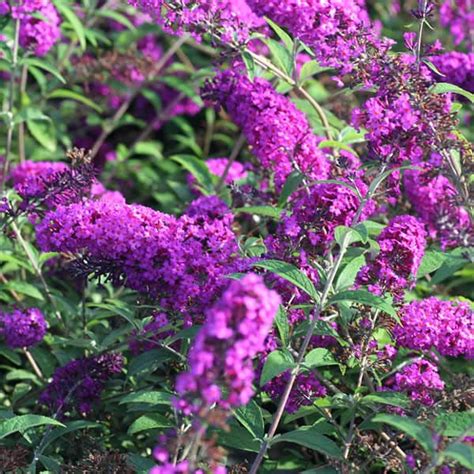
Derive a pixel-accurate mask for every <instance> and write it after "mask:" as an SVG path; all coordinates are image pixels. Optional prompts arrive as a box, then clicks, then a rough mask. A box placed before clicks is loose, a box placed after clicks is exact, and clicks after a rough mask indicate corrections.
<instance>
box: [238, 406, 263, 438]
mask: <svg viewBox="0 0 474 474" xmlns="http://www.w3.org/2000/svg"><path fill="white" fill-rule="evenodd" d="M234 415H235V417H236V418H237V420H239V421H240V423H242V425H243V426H244V427H245V428H247V430H248V431H249V432H250V433H251V434H252V435H253V436H255V437H256V438H263V436H264V434H265V424H264V422H263V414H262V409H261V408H260V407H259V406H258V405H257V403H255V401H253V400H252V401H251V402H250V403H248V404H247V405H245V406H244V407H239V408H237V409H236V410H235V411H234Z"/></svg>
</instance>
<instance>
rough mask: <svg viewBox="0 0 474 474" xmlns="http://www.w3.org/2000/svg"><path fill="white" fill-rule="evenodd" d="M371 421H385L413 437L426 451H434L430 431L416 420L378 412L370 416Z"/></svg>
mask: <svg viewBox="0 0 474 474" xmlns="http://www.w3.org/2000/svg"><path fill="white" fill-rule="evenodd" d="M372 422H373V423H385V424H387V425H390V426H392V427H394V428H396V429H397V430H400V431H403V433H405V434H407V435H408V436H410V437H412V438H413V439H415V440H416V441H417V442H418V444H419V445H420V446H421V447H422V448H423V449H424V450H425V451H427V452H428V453H432V452H433V451H434V445H433V438H432V433H431V431H430V430H429V429H428V428H426V426H423V425H422V424H421V423H419V422H418V421H416V420H414V419H413V418H409V417H408V416H398V415H389V414H388V413H380V414H378V415H376V416H375V417H374V418H372Z"/></svg>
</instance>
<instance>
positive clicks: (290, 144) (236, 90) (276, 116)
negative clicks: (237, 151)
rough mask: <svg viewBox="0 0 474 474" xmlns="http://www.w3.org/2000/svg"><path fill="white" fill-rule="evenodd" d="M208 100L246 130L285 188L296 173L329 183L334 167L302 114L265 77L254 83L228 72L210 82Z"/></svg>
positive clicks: (255, 149) (264, 165)
mask: <svg viewBox="0 0 474 474" xmlns="http://www.w3.org/2000/svg"><path fill="white" fill-rule="evenodd" d="M204 96H205V97H206V98H207V99H209V100H211V101H212V102H213V103H215V104H216V105H218V106H222V107H223V108H224V109H226V111H227V112H228V113H229V115H230V116H231V118H232V120H233V121H234V122H235V123H236V124H237V125H239V127H241V128H242V131H243V133H244V134H245V137H246V138H247V141H248V143H249V145H250V147H251V149H252V152H253V154H254V155H255V156H256V157H257V159H258V160H259V161H260V165H261V166H262V168H263V169H269V170H272V171H273V173H274V176H275V183H276V185H277V186H278V187H281V186H282V185H283V184H284V182H285V180H286V178H287V176H288V175H289V174H290V173H291V171H293V170H300V171H302V172H303V173H306V174H307V175H308V176H309V177H310V178H313V179H326V178H327V177H328V175H329V170H330V164H329V161H328V160H327V158H326V156H325V154H324V153H323V151H322V150H321V149H320V148H319V147H318V145H319V143H320V142H321V141H322V139H321V138H319V137H317V136H316V135H314V133H313V131H312V129H311V126H310V124H309V123H308V120H307V119H306V117H305V115H304V114H303V112H301V111H299V110H298V109H297V108H296V106H295V105H294V104H293V103H292V102H291V101H290V100H289V99H288V98H286V97H285V96H283V95H281V94H278V93H277V92H276V91H275V90H274V88H273V86H272V85H271V84H270V83H269V82H268V81H266V80H265V79H261V78H255V79H254V80H253V81H251V80H250V79H249V78H248V77H247V76H246V75H244V74H241V73H239V72H236V71H233V70H228V71H224V72H220V73H218V75H217V76H216V77H215V78H214V80H213V81H212V82H210V83H208V84H207V86H206V87H205V89H204Z"/></svg>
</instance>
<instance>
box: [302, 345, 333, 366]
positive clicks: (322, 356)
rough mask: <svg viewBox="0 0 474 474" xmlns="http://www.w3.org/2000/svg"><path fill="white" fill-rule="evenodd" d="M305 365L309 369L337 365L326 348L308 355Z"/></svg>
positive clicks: (319, 348) (318, 348) (317, 349)
mask: <svg viewBox="0 0 474 474" xmlns="http://www.w3.org/2000/svg"><path fill="white" fill-rule="evenodd" d="M304 363H305V365H307V366H308V367H322V366H325V365H337V364H338V362H336V360H335V359H334V356H333V355H332V354H331V352H330V351H329V350H328V349H326V348H324V347H317V348H316V349H313V350H311V351H310V352H308V354H306V357H305V358H304Z"/></svg>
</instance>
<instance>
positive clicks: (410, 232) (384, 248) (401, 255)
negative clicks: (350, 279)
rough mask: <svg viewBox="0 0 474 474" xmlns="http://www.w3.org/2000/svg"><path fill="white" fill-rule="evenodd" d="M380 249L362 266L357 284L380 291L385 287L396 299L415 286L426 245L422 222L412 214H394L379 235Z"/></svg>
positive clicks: (379, 292)
mask: <svg viewBox="0 0 474 474" xmlns="http://www.w3.org/2000/svg"><path fill="white" fill-rule="evenodd" d="M377 242H378V244H379V246H380V252H379V253H378V255H377V256H376V257H374V258H373V259H371V260H369V262H368V264H367V265H365V266H364V267H362V268H361V270H360V271H359V273H358V275H357V280H356V283H357V284H358V285H368V289H369V291H371V292H373V293H375V294H377V295H381V294H383V293H385V292H386V291H389V292H391V293H393V295H394V296H395V297H396V298H397V299H400V300H401V299H402V298H403V290H404V289H405V288H411V287H412V286H413V283H414V280H415V277H416V274H417V272H418V268H419V267H420V264H421V260H422V258H423V255H424V251H425V246H426V232H425V230H424V226H423V224H422V223H421V222H420V221H418V220H417V219H416V218H415V217H413V216H408V215H402V216H397V217H394V218H393V219H392V220H391V221H390V222H389V224H388V225H387V227H385V228H384V230H383V231H382V232H381V234H380V235H379V237H378V238H377Z"/></svg>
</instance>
